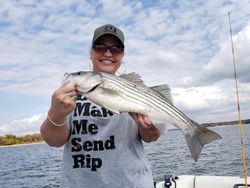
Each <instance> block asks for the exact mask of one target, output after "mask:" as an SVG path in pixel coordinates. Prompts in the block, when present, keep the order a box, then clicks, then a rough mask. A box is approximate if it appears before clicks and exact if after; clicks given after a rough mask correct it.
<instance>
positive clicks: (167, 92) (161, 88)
mask: <svg viewBox="0 0 250 188" xmlns="http://www.w3.org/2000/svg"><path fill="white" fill-rule="evenodd" d="M150 88H151V89H152V90H154V91H156V92H158V93H160V94H161V95H162V96H163V97H165V98H166V99H168V101H169V102H170V103H171V104H173V98H172V94H171V89H170V88H169V86H168V85H167V84H162V85H158V86H153V87H150Z"/></svg>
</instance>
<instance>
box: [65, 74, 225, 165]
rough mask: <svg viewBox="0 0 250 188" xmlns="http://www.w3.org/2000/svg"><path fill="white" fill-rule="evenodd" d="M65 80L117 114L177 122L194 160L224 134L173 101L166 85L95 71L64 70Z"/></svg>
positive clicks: (155, 120)
mask: <svg viewBox="0 0 250 188" xmlns="http://www.w3.org/2000/svg"><path fill="white" fill-rule="evenodd" d="M64 82H71V83H74V84H75V85H76V88H77V91H78V93H79V94H81V95H83V96H85V97H86V98H88V99H89V100H91V101H92V102H94V103H96V104H98V105H101V106H103V107H105V108H106V109H108V110H110V111H112V112H114V113H118V114H120V113H123V112H133V113H139V114H143V115H145V116H147V117H148V118H149V120H150V121H151V122H152V123H153V124H154V125H157V124H164V125H166V126H168V125H174V126H176V127H177V128H179V129H180V130H181V131H182V133H183V134H184V136H185V139H186V142H187V145H188V148H189V150H190V152H191V155H192V158H193V159H194V161H197V160H198V157H199V155H200V153H201V150H202V148H203V146H204V145H205V144H208V143H211V142H212V141H215V140H219V139H221V138H222V137H221V136H220V135H219V134H217V133H216V132H214V131H212V130H210V129H208V128H206V127H204V126H201V125H200V124H198V123H196V122H195V121H193V120H191V119H190V118H188V117H187V116H186V115H185V114H184V113H183V112H182V111H181V110H179V109H178V108H177V107H176V106H175V105H174V104H173V99H172V95H171V90H170V88H169V86H168V85H167V84H162V85H158V86H153V87H148V86H146V85H145V84H144V82H143V80H142V79H141V77H140V75H138V74H136V73H134V72H131V73H126V74H123V75H120V76H117V75H113V74H109V73H104V72H95V71H79V72H74V73H65V75H64Z"/></svg>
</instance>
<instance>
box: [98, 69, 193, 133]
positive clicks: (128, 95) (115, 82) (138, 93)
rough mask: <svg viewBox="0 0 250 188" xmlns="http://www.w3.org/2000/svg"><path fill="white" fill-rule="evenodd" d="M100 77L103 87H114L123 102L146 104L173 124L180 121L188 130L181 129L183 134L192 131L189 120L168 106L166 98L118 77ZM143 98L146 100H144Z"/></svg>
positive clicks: (105, 75)
mask: <svg viewBox="0 0 250 188" xmlns="http://www.w3.org/2000/svg"><path fill="white" fill-rule="evenodd" d="M102 75H103V79H104V82H105V85H107V86H108V87H114V90H116V91H118V92H120V93H121V94H122V96H123V98H124V99H125V100H130V101H131V100H132V101H133V102H134V103H138V101H139V102H141V103H144V104H146V105H147V106H148V107H150V108H152V109H154V110H155V111H158V112H161V111H163V112H165V113H167V114H168V115H169V117H170V118H171V119H172V120H173V122H174V119H179V120H181V121H182V122H183V123H184V125H187V126H188V128H187V127H186V128H185V127H181V128H182V130H183V129H184V130H183V131H184V132H185V131H186V130H189V131H190V128H192V129H193V126H191V122H190V121H189V119H188V118H187V117H186V116H185V115H184V114H183V113H182V112H181V111H179V110H178V109H177V108H176V107H174V106H173V105H171V104H169V103H168V102H167V101H166V98H164V97H163V96H162V95H160V94H158V93H157V92H155V91H154V90H152V89H150V88H147V87H145V86H143V85H137V84H135V83H132V82H130V81H128V80H126V79H123V78H120V77H118V78H115V77H113V76H109V75H108V74H105V73H102ZM111 89H112V88H111ZM145 96H146V97H147V98H145ZM164 107H165V108H164ZM159 110H161V111H159ZM176 126H177V125H176Z"/></svg>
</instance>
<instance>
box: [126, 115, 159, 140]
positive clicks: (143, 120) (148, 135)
mask: <svg viewBox="0 0 250 188" xmlns="http://www.w3.org/2000/svg"><path fill="white" fill-rule="evenodd" d="M129 114H130V115H131V117H132V118H133V119H134V120H135V122H136V123H137V125H138V130H139V134H140V136H141V139H142V140H143V141H145V142H152V141H155V140H157V139H158V138H159V137H160V135H161V133H160V131H159V130H158V129H157V128H156V127H155V126H154V125H153V124H152V123H151V122H150V120H149V119H148V117H146V116H145V115H142V114H137V113H129Z"/></svg>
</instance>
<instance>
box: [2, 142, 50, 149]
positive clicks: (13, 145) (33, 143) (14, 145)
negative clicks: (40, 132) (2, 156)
mask: <svg viewBox="0 0 250 188" xmlns="http://www.w3.org/2000/svg"><path fill="white" fill-rule="evenodd" d="M35 144H45V141H42V142H32V143H25V144H11V145H0V148H8V147H18V146H27V145H35Z"/></svg>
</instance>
